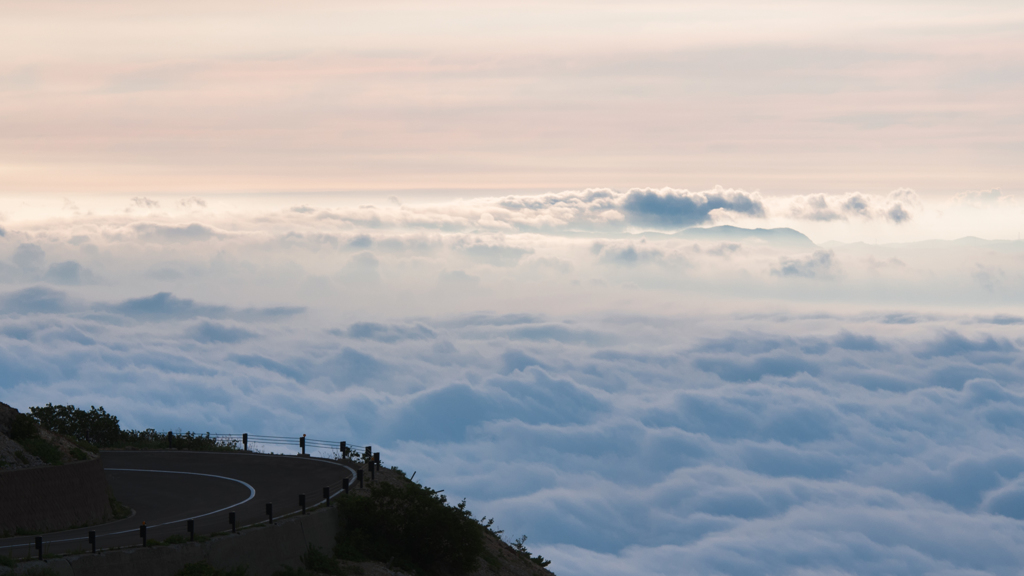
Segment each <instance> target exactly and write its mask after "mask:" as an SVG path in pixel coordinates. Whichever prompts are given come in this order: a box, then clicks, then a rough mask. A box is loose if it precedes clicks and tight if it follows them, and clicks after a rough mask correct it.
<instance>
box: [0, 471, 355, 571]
mask: <svg viewBox="0 0 1024 576" xmlns="http://www.w3.org/2000/svg"><path fill="white" fill-rule="evenodd" d="M100 458H101V461H102V462H103V468H104V470H105V471H106V476H107V483H108V484H109V486H110V491H111V493H113V495H114V496H115V497H116V498H117V499H118V500H120V501H121V503H122V504H124V505H126V506H128V507H129V508H131V509H132V510H134V512H135V513H134V514H133V515H132V516H131V517H130V518H125V519H123V520H116V521H114V522H109V523H107V524H101V525H98V526H90V527H87V528H81V529H75V530H67V531H64V532H52V533H49V534H43V535H42V537H43V552H44V554H62V553H68V552H72V551H85V550H88V549H89V548H90V545H89V540H88V536H89V531H90V530H95V531H96V535H97V536H96V546H97V549H104V548H116V547H124V546H138V545H140V544H142V538H141V537H140V536H139V526H140V525H141V524H142V523H143V522H145V523H146V533H147V534H146V535H147V537H148V539H149V540H150V541H151V542H153V541H157V540H165V539H167V538H168V537H169V536H172V535H174V534H180V535H182V536H184V537H185V538H188V532H187V530H186V526H187V521H188V520H189V519H194V521H195V534H196V536H200V535H204V534H211V533H214V532H225V531H230V530H231V524H229V522H228V514H229V513H230V512H234V513H235V515H236V516H235V519H236V526H237V527H238V528H242V527H244V526H248V525H251V524H256V523H260V522H266V521H267V520H268V518H267V515H266V505H267V504H268V503H271V504H273V514H274V519H275V520H277V519H278V518H281V517H284V516H286V515H290V514H295V513H297V512H298V511H299V510H300V507H299V494H305V495H306V507H307V508H312V507H314V506H316V505H318V504H321V503H323V489H324V487H327V488H329V489H330V493H331V496H332V497H333V496H336V495H337V494H339V493H340V492H341V491H342V480H343V479H344V478H350V479H351V480H354V478H355V472H354V470H353V469H352V468H351V467H350V465H349V464H346V463H341V462H335V461H333V460H321V459H318V458H309V457H300V456H275V455H267V454H245V453H236V452H176V451H153V452H136V451H111V452H103V453H102V454H101V456H100ZM11 553H13V555H14V556H15V557H16V558H24V557H25V556H29V555H31V556H32V557H35V556H36V554H37V552H36V551H35V536H17V537H14V538H3V539H0V554H3V555H4V556H7V555H9V554H11Z"/></svg>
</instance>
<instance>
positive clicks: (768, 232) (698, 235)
mask: <svg viewBox="0 0 1024 576" xmlns="http://www.w3.org/2000/svg"><path fill="white" fill-rule="evenodd" d="M672 236H675V237H677V238H687V239H690V240H715V241H719V242H729V241H733V242H739V241H744V240H761V241H763V242H766V243H768V244H777V245H785V246H787V247H793V248H797V247H799V248H808V249H811V248H815V247H817V245H816V244H815V243H814V242H812V241H811V239H810V238H808V237H807V236H804V235H803V234H801V233H800V232H797V231H796V230H793V229H792V228H739V227H737V226H711V227H710V228H687V229H685V230H680V231H679V232H676V233H674V234H672Z"/></svg>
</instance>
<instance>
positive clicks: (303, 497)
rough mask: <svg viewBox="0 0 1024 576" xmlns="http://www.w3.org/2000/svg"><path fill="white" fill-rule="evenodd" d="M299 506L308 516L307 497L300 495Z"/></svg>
mask: <svg viewBox="0 0 1024 576" xmlns="http://www.w3.org/2000/svg"><path fill="white" fill-rule="evenodd" d="M299 506H302V514H303V515H305V514H306V495H305V494H299Z"/></svg>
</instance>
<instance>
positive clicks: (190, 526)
mask: <svg viewBox="0 0 1024 576" xmlns="http://www.w3.org/2000/svg"><path fill="white" fill-rule="evenodd" d="M185 529H186V530H188V539H189V541H192V540H195V539H196V521H195V520H189V521H188V523H187V524H186V525H185Z"/></svg>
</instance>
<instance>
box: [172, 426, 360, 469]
mask: <svg viewBox="0 0 1024 576" xmlns="http://www.w3.org/2000/svg"><path fill="white" fill-rule="evenodd" d="M178 435H180V433H179V434H178ZM175 436H176V435H175V433H174V432H170V431H169V432H167V445H168V447H169V448H173V447H174V438H175ZM203 436H204V437H209V438H211V439H213V440H215V441H216V442H217V443H219V444H223V445H234V446H239V445H241V447H242V450H243V451H245V452H250V451H254V452H258V451H260V448H261V447H262V446H268V445H269V446H294V447H296V448H298V450H299V452H298V453H299V454H303V455H305V454H307V452H306V449H307V448H308V449H310V450H320V451H328V452H332V453H334V454H337V455H338V456H337V457H340V458H343V459H349V458H351V459H353V460H362V461H363V462H369V461H371V460H373V461H374V462H376V463H378V464H379V463H380V453H379V452H377V453H375V452H373V447H372V446H357V445H352V444H349V443H348V442H346V441H344V440H338V441H335V440H317V439H315V438H307V437H306V435H305V434H303V435H302V436H267V435H264V434H249V433H247V432H243V433H241V434H238V433H233V432H231V433H216V434H215V433H213V432H207V433H205V434H204V435H203ZM250 445H252V447H253V448H252V450H250Z"/></svg>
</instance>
